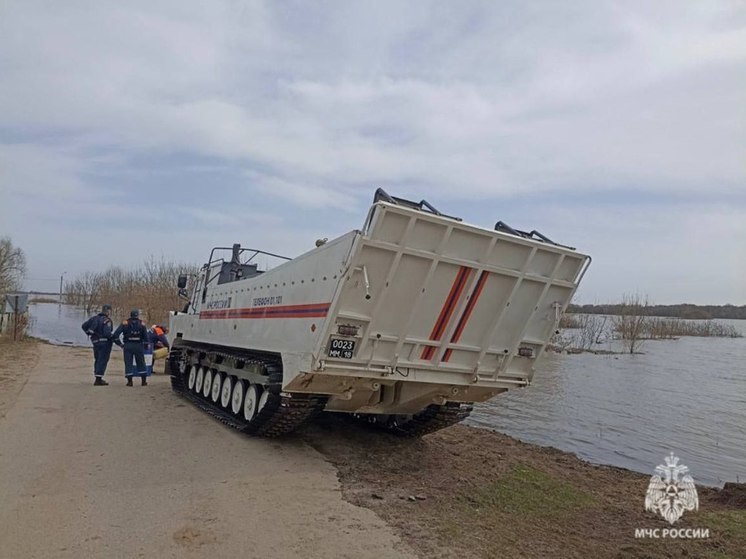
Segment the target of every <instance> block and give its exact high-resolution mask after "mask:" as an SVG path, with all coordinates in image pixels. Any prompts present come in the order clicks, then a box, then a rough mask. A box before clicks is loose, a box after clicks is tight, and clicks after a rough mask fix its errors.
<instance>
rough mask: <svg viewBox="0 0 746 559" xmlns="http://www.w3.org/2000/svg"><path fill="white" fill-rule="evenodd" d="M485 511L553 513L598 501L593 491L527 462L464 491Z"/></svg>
mask: <svg viewBox="0 0 746 559" xmlns="http://www.w3.org/2000/svg"><path fill="white" fill-rule="evenodd" d="M462 499H463V500H464V502H465V503H466V504H468V505H470V506H471V507H472V508H475V509H479V510H480V511H483V512H485V513H488V514H489V513H506V514H510V515H527V516H544V517H547V516H548V517H552V516H557V515H560V514H564V513H567V512H572V511H576V510H579V509H583V508H585V507H588V506H590V505H593V504H594V503H595V500H594V498H593V496H592V495H590V494H588V493H585V492H584V491H580V490H578V489H577V488H575V487H574V486H572V485H571V484H569V483H567V482H564V481H561V480H558V479H555V478H553V477H552V476H550V475H548V474H546V473H544V472H542V471H541V470H538V469H536V468H532V467H530V466H526V465H518V466H516V467H514V468H513V469H512V470H511V471H510V472H509V473H507V474H506V475H504V476H503V477H501V478H500V479H499V480H497V481H496V482H494V483H491V484H489V485H486V486H483V487H480V488H478V489H476V490H474V491H471V492H469V493H467V494H465V495H463V497H462Z"/></svg>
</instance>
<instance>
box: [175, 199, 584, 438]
mask: <svg viewBox="0 0 746 559" xmlns="http://www.w3.org/2000/svg"><path fill="white" fill-rule="evenodd" d="M317 245H319V246H317V248H315V249H313V250H311V251H309V252H307V253H305V254H303V255H301V256H298V257H297V258H294V259H286V261H285V262H283V263H282V264H280V265H278V266H276V267H273V268H271V269H268V270H266V271H261V270H260V269H259V267H258V266H257V260H260V259H262V258H265V259H266V258H270V257H271V258H282V257H278V256H277V255H274V254H270V253H266V252H263V251H260V250H255V249H246V248H241V247H240V246H239V245H234V246H233V247H232V248H225V249H220V248H217V249H213V252H212V253H211V255H210V260H209V261H208V262H207V263H206V264H205V265H204V266H203V267H202V269H201V271H200V272H199V274H198V276H197V277H196V278H194V281H193V284H192V290H191V295H190V296H189V295H188V294H187V293H186V291H185V289H184V287H186V278H184V277H182V278H180V283H179V287H180V288H181V289H182V294H184V295H185V297H187V296H189V297H190V301H189V304H188V305H187V308H186V309H185V311H184V312H177V313H172V316H171V320H170V328H171V334H172V336H173V344H172V348H171V353H170V355H169V362H168V367H169V370H170V374H171V381H172V386H173V388H174V390H175V391H176V392H178V393H179V394H181V395H183V396H184V397H185V398H187V399H189V400H191V401H192V402H193V403H194V404H195V405H196V406H198V407H199V408H201V409H203V410H205V411H206V412H208V413H210V414H212V415H214V416H216V417H218V418H220V419H221V420H222V421H224V422H225V423H227V424H229V425H231V426H233V427H236V428H237V429H240V430H241V431H243V432H246V433H251V434H256V435H264V436H277V435H282V434H284V433H288V432H290V431H292V430H294V429H295V428H296V427H298V426H299V425H300V424H302V423H303V422H304V421H306V420H307V419H308V418H310V417H311V416H313V415H314V414H316V413H317V412H319V411H322V410H326V411H333V412H342V413H347V414H354V416H355V417H357V418H360V419H362V420H364V421H368V422H370V423H372V424H374V425H376V426H379V427H381V428H383V429H387V430H390V431H392V432H394V433H398V434H402V435H421V434H425V433H428V432H431V431H434V430H437V429H440V428H442V427H446V426H448V425H451V424H453V423H456V422H458V421H461V420H462V419H464V418H465V417H466V416H468V414H469V413H470V411H471V409H472V404H473V403H474V402H482V401H485V400H487V399H489V398H492V397H493V396H496V395H497V394H500V393H501V392H504V391H505V390H508V389H510V388H514V387H521V386H525V385H527V384H529V383H530V381H531V378H532V375H533V366H534V362H535V361H536V359H537V358H538V356H539V355H540V354H541V352H542V350H543V349H544V347H545V345H546V344H547V342H548V340H549V338H550V337H551V335H552V333H553V332H554V330H555V328H556V327H557V323H558V321H559V317H560V315H561V314H562V312H563V311H564V309H565V307H566V306H567V304H568V303H569V301H570V299H571V297H572V295H573V293H574V292H575V290H576V288H577V286H578V283H579V282H580V280H581V278H582V276H583V274H584V273H585V270H586V269H587V267H588V264H589V263H590V258H589V257H588V256H586V255H583V254H580V253H578V252H576V251H575V250H574V249H573V248H571V247H568V246H563V245H560V244H557V243H555V242H553V241H551V240H550V239H549V238H547V237H546V236H544V235H542V234H540V233H538V232H537V231H532V232H530V233H527V232H523V231H518V230H515V229H512V228H511V227H509V226H508V225H506V224H504V223H502V222H498V223H497V225H496V226H495V228H494V229H485V228H481V227H476V226H473V225H468V224H466V223H464V222H462V221H461V220H460V219H459V218H455V217H452V216H447V215H443V214H441V213H440V212H438V211H437V210H436V209H435V208H434V207H432V206H431V205H430V204H428V203H427V202H426V201H424V200H423V201H422V202H420V203H414V202H411V201H408V200H404V199H401V198H395V197H392V196H389V195H388V194H386V193H385V192H384V191H382V190H380V189H379V190H378V191H377V192H376V196H375V199H374V204H373V206H372V207H371V209H370V211H369V212H368V216H367V219H366V220H365V224H364V226H363V228H362V229H361V230H355V231H351V232H349V233H347V234H346V235H343V236H341V237H339V238H337V239H334V240H332V241H329V242H326V243H322V242H318V243H317ZM228 251H229V252H228ZM228 254H229V255H230V257H229V258H228V257H227V256H228ZM222 255H226V258H223V257H222Z"/></svg>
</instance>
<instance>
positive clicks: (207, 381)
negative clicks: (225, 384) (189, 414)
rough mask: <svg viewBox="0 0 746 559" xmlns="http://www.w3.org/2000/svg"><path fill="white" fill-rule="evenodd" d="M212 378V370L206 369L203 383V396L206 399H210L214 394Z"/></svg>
mask: <svg viewBox="0 0 746 559" xmlns="http://www.w3.org/2000/svg"><path fill="white" fill-rule="evenodd" d="M212 376H213V372H212V371H211V370H210V369H205V378H204V380H203V381H202V395H203V396H204V397H205V398H209V397H210V394H211V393H212Z"/></svg>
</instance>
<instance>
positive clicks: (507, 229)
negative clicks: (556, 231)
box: [495, 221, 575, 250]
mask: <svg viewBox="0 0 746 559" xmlns="http://www.w3.org/2000/svg"><path fill="white" fill-rule="evenodd" d="M495 231H498V232H500V233H508V234H509V235H515V236H516V237H523V238H524V239H531V240H534V241H541V242H543V243H548V244H550V245H554V246H558V247H563V248H569V249H570V250H575V247H571V246H567V245H562V244H560V243H555V242H554V241H553V240H552V239H550V238H549V237H547V236H546V235H542V234H541V233H539V232H538V231H537V230H536V229H534V230H533V231H531V232H530V233H527V232H526V231H521V230H519V229H513V228H512V227H511V226H510V225H508V224H507V223H505V222H504V221H498V222H497V223H495Z"/></svg>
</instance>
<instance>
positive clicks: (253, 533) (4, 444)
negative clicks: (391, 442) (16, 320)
mask: <svg viewBox="0 0 746 559" xmlns="http://www.w3.org/2000/svg"><path fill="white" fill-rule="evenodd" d="M36 347H37V348H38V359H36V364H35V365H34V366H33V367H32V369H31V370H25V367H24V365H23V363H25V362H28V361H26V360H24V361H22V362H20V363H18V364H17V365H16V366H15V374H18V375H21V376H23V375H27V381H26V382H25V384H23V383H20V384H19V383H16V386H17V387H18V386H22V388H21V389H20V390H18V391H17V394H15V395H14V397H13V400H12V401H10V402H6V403H5V407H4V410H3V411H4V414H5V416H4V417H0V542H1V545H2V556H3V557H55V558H56V557H76V558H78V557H159V558H160V557H206V556H210V557H229V556H233V557H238V556H241V557H278V558H283V559H284V558H293V557H299V558H300V557H304V558H308V557H355V558H365V557H370V558H374V557H375V558H386V557H392V558H393V557H396V558H401V557H413V555H412V554H411V551H410V550H409V548H407V547H406V546H405V545H404V544H402V543H401V542H400V541H399V540H398V538H397V537H396V536H395V535H394V534H393V532H392V531H391V529H390V528H388V527H387V526H386V525H385V524H384V522H383V521H382V520H381V519H380V518H379V517H378V516H376V515H375V514H374V513H373V512H372V511H370V510H367V509H364V508H360V507H357V506H354V505H352V504H350V503H347V502H345V501H344V500H343V499H342V495H341V491H340V486H339V482H338V480H337V476H336V471H335V469H334V468H333V467H332V466H331V465H330V464H329V463H328V462H326V461H325V460H324V459H323V457H322V456H321V455H320V454H318V453H317V452H316V451H315V450H313V449H312V448H310V447H309V446H308V445H306V444H305V443H303V442H302V441H301V440H300V439H298V438H289V439H283V441H282V442H277V441H271V440H264V439H250V438H246V437H244V436H241V435H239V434H237V433H234V432H232V431H230V430H229V429H227V428H225V427H223V426H222V425H220V424H219V423H217V422H215V421H214V420H212V419H211V418H209V417H207V416H206V415H205V414H203V413H200V412H198V411H197V410H195V409H193V408H192V407H190V406H188V405H187V404H185V403H184V402H183V401H181V400H180V399H179V398H177V397H176V396H175V395H174V394H173V393H172V392H171V390H170V386H169V383H168V379H167V378H166V377H164V376H162V375H160V376H156V377H153V378H152V380H151V385H150V386H147V387H141V386H135V387H133V388H127V387H125V386H124V378H123V374H122V365H121V353H120V352H119V351H118V350H116V348H115V350H114V353H113V355H112V363H111V365H110V369H109V372H108V373H107V378H108V380H109V382H110V383H111V385H110V386H108V387H94V386H93V385H92V380H93V379H92V374H91V372H90V369H91V362H92V356H91V352H90V351H89V350H84V349H74V348H63V347H55V346H50V345H44V344H38V345H37V346H36ZM32 362H33V361H32Z"/></svg>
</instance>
